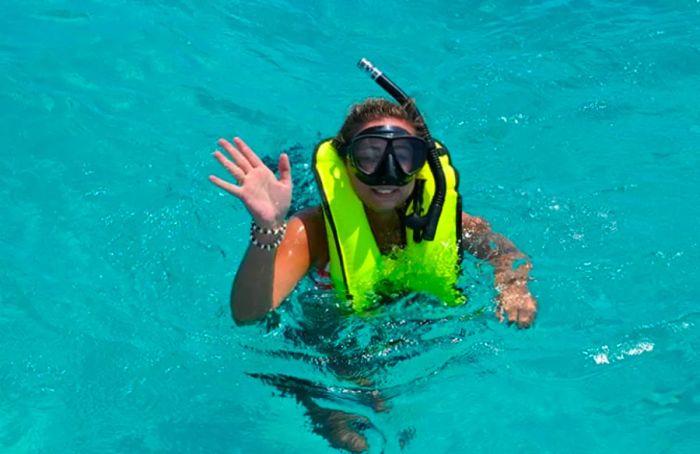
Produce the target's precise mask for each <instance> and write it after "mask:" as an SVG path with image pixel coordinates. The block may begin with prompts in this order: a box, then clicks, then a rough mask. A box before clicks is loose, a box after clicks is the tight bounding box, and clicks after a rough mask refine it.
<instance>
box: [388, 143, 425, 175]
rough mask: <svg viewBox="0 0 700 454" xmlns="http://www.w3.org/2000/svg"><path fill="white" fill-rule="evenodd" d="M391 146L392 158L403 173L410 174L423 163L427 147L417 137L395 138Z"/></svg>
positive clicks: (417, 169) (416, 170)
mask: <svg viewBox="0 0 700 454" xmlns="http://www.w3.org/2000/svg"><path fill="white" fill-rule="evenodd" d="M391 146H392V148H393V150H394V158H395V159H396V162H397V163H398V164H399V165H400V166H401V170H403V171H404V173H406V174H408V175H412V174H414V173H416V172H418V171H419V170H420V169H421V167H423V164H425V159H426V157H427V149H426V146H425V142H424V141H423V140H421V139H419V138H417V137H404V138H397V139H394V140H393V141H392V143H391Z"/></svg>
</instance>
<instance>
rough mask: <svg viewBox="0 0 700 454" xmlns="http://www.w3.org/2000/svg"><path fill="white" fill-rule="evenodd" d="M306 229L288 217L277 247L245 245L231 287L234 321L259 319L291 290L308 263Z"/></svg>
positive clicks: (308, 251)
mask: <svg viewBox="0 0 700 454" xmlns="http://www.w3.org/2000/svg"><path fill="white" fill-rule="evenodd" d="M311 262H312V260H311V253H310V247H309V241H308V236H307V230H306V227H305V225H304V222H302V220H301V219H300V218H299V217H292V218H291V219H290V220H289V224H288V226H287V233H286V234H285V236H284V239H283V240H282V243H281V244H280V246H279V247H278V248H276V249H272V250H269V251H268V250H264V249H261V248H259V247H256V246H254V245H252V244H251V245H249V246H248V250H247V251H246V254H245V256H244V257H243V261H242V262H241V265H240V266H239V268H238V272H237V273H236V277H235V279H234V280H233V286H232V288H231V314H232V315H233V318H234V320H235V321H236V322H237V323H241V322H248V321H254V320H259V319H261V318H262V317H264V316H265V314H267V312H268V311H270V310H273V309H276V308H277V307H278V306H279V305H280V304H281V303H282V301H283V300H284V299H285V298H286V297H287V295H289V293H290V292H291V291H292V290H294V287H295V286H296V284H297V283H298V282H299V280H301V278H302V277H303V276H304V275H305V274H306V273H307V271H308V270H309V267H310V265H311Z"/></svg>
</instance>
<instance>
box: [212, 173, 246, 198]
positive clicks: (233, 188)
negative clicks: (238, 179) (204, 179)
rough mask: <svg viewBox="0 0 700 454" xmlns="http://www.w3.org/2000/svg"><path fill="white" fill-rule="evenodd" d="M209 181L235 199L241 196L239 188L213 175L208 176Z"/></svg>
mask: <svg viewBox="0 0 700 454" xmlns="http://www.w3.org/2000/svg"><path fill="white" fill-rule="evenodd" d="M209 181H211V182H212V183H214V184H215V185H217V186H218V187H220V188H221V189H223V190H224V191H226V192H228V193H229V194H233V195H235V196H236V197H240V196H241V188H240V187H238V186H236V185H235V184H232V183H229V182H228V181H224V180H222V179H221V178H219V177H217V176H215V175H209Z"/></svg>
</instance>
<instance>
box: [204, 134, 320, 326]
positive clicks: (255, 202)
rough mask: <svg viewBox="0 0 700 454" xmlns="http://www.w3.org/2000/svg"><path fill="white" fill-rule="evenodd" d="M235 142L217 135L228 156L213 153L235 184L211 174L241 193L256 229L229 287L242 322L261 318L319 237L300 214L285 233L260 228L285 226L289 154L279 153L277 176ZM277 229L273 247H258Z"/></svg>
mask: <svg viewBox="0 0 700 454" xmlns="http://www.w3.org/2000/svg"><path fill="white" fill-rule="evenodd" d="M234 144H235V146H234ZM234 144H231V143H229V142H228V141H226V140H224V139H220V140H219V145H221V147H222V148H224V150H226V152H227V153H228V156H225V155H224V154H223V153H222V152H220V151H218V150H217V151H216V152H214V157H215V158H216V159H217V161H219V163H220V164H221V165H222V166H223V167H224V168H225V169H226V170H227V171H228V172H229V174H231V176H232V177H233V178H234V179H235V180H236V184H233V183H230V182H228V181H225V180H222V179H220V178H218V177H216V176H214V175H210V176H209V180H210V181H211V182H212V183H214V184H215V185H216V186H218V187H220V188H221V189H224V190H225V191H227V192H229V193H230V194H232V195H234V196H235V197H237V198H238V199H240V200H241V202H243V204H244V205H245V206H246V208H247V209H248V211H249V212H250V214H251V216H252V217H253V221H254V222H255V225H257V226H258V227H259V229H260V230H258V231H255V232H252V233H251V235H253V238H254V239H255V241H254V242H251V244H250V245H249V246H248V250H247V251H246V254H245V256H244V258H243V261H242V262H241V265H240V267H239V269H238V272H237V273H236V278H235V279H234V282H233V288H232V289H231V312H232V315H233V318H234V320H235V321H236V322H237V323H241V322H249V321H254V320H259V319H261V318H262V317H264V316H265V314H267V312H268V311H270V310H271V309H274V308H276V307H277V306H279V304H280V303H281V301H282V300H284V298H285V297H286V296H287V295H288V294H289V293H290V292H291V291H292V290H293V289H294V287H295V286H296V284H297V282H299V280H300V279H301V278H302V277H303V276H304V274H306V272H307V271H308V269H309V267H310V265H311V263H312V262H313V257H312V253H311V251H312V250H314V249H315V248H313V247H312V243H315V242H317V240H316V239H314V238H312V239H311V240H310V237H309V235H308V234H307V228H306V224H305V222H303V221H302V219H301V218H300V217H293V218H292V219H290V221H289V225H288V226H287V229H286V233H281V234H270V233H265V232H264V231H263V230H276V229H279V228H280V227H282V226H284V220H285V218H286V216H287V212H288V211H289V206H290V202H291V195H292V179H291V169H290V164H289V158H288V157H287V155H286V154H282V155H281V156H280V159H279V174H280V178H279V180H278V179H277V177H276V176H275V174H274V173H273V172H272V171H271V170H270V169H269V168H268V167H267V166H266V165H265V164H264V163H263V162H262V161H261V160H260V158H259V157H258V156H257V155H256V154H255V153H254V152H253V150H251V149H250V147H248V145H246V143H245V142H243V141H242V140H241V139H239V138H235V139H234ZM278 235H284V237H283V238H282V239H281V243H280V244H279V245H278V246H277V247H272V248H264V247H260V246H261V245H273V244H274V243H275V241H276V240H277V239H278ZM254 243H258V244H257V245H256V244H254Z"/></svg>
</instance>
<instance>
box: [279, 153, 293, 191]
mask: <svg viewBox="0 0 700 454" xmlns="http://www.w3.org/2000/svg"><path fill="white" fill-rule="evenodd" d="M279 172H280V182H281V183H285V184H291V183H292V166H291V165H290V164H289V156H287V154H286V153H282V154H281V155H280V162H279Z"/></svg>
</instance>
